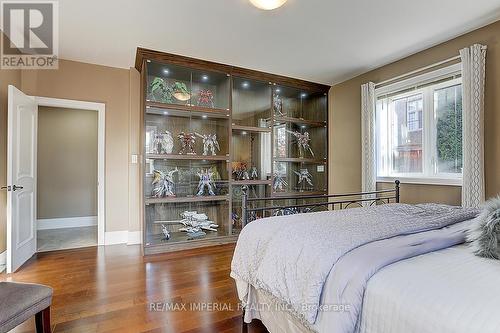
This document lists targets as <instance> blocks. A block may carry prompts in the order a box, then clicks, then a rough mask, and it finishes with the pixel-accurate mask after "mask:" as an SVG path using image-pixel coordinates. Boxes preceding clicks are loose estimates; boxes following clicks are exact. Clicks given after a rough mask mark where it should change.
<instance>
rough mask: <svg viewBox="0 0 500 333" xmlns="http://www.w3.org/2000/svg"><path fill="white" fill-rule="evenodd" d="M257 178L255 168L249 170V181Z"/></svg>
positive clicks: (257, 174) (257, 173)
mask: <svg viewBox="0 0 500 333" xmlns="http://www.w3.org/2000/svg"><path fill="white" fill-rule="evenodd" d="M258 178H259V172H258V171H257V167H254V166H253V167H251V168H250V179H253V180H256V179H258Z"/></svg>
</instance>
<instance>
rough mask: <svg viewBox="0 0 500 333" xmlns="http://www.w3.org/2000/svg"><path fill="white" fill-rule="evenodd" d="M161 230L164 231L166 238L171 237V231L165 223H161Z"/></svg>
mask: <svg viewBox="0 0 500 333" xmlns="http://www.w3.org/2000/svg"><path fill="white" fill-rule="evenodd" d="M161 232H162V233H163V236H165V238H164V240H169V239H170V231H168V228H167V226H166V225H164V224H162V225H161Z"/></svg>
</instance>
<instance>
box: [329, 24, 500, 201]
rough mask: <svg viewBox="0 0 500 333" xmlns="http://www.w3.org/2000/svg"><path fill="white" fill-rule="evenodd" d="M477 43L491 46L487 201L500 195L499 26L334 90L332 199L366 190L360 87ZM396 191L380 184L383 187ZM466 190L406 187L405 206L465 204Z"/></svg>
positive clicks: (434, 49) (331, 124)
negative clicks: (411, 204) (363, 172)
mask: <svg viewBox="0 0 500 333" xmlns="http://www.w3.org/2000/svg"><path fill="white" fill-rule="evenodd" d="M474 43H481V44H484V45H487V46H488V51H487V56H486V57H487V60H486V91H485V163H486V166H485V172H486V195H487V196H488V197H491V196H494V195H496V194H497V193H498V192H500V173H499V172H498V170H499V169H500V153H499V149H500V21H497V22H495V23H493V24H490V25H488V26H486V27H484V28H481V29H478V30H475V31H473V32H470V33H468V34H466V35H463V36H461V37H458V38H455V39H453V40H450V41H448V42H445V43H442V44H439V45H437V46H435V47H432V48H430V49H428V50H425V51H422V52H420V53H417V54H415V55H412V56H410V57H407V58H405V59H402V60H400V61H397V62H394V63H392V64H389V65H387V66H383V67H381V68H378V69H376V70H373V71H370V72H368V73H365V74H363V75H360V76H358V77H356V78H353V79H351V80H348V81H346V82H343V83H341V84H338V85H335V86H333V87H332V88H331V89H330V94H329V97H330V108H329V112H330V127H329V133H330V151H329V158H330V160H329V161H330V179H329V186H330V191H331V192H332V193H339V192H345V191H353V190H354V191H356V190H360V188H361V110H360V105H361V88H360V86H361V84H363V83H366V82H369V81H373V82H375V83H376V82H380V81H383V80H387V79H390V78H392V77H395V76H398V75H401V74H404V73H407V72H409V71H412V70H415V69H417V68H420V67H423V66H427V65H430V64H433V63H436V62H438V61H441V60H444V59H447V58H450V57H453V56H456V55H458V51H459V49H461V48H464V47H467V46H470V45H472V44H474ZM387 186H393V185H392V184H379V187H387ZM460 196H461V188H460V187H454V186H430V185H403V187H402V199H403V201H404V202H410V203H417V202H430V201H434V202H443V203H450V204H460Z"/></svg>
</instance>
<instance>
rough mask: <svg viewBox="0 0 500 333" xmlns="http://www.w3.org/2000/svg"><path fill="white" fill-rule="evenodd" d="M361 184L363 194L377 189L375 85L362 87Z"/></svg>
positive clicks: (370, 83)
mask: <svg viewBox="0 0 500 333" xmlns="http://www.w3.org/2000/svg"><path fill="white" fill-rule="evenodd" d="M361 141H362V142H361V145H362V147H361V151H362V157H361V184H362V190H363V192H372V191H375V190H376V187H377V175H376V173H377V170H376V157H375V84H374V83H373V82H368V83H365V84H363V85H362V86H361Z"/></svg>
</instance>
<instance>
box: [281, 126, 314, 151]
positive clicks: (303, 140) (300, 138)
mask: <svg viewBox="0 0 500 333" xmlns="http://www.w3.org/2000/svg"><path fill="white" fill-rule="evenodd" d="M286 131H287V132H288V133H290V134H292V135H293V136H295V138H296V139H297V145H298V146H299V154H300V156H301V157H303V156H304V155H305V152H306V151H309V152H310V153H311V155H312V156H313V157H314V152H313V151H312V149H311V146H310V145H309V141H311V139H309V133H308V132H304V133H300V132H297V131H294V132H292V131H289V130H286Z"/></svg>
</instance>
